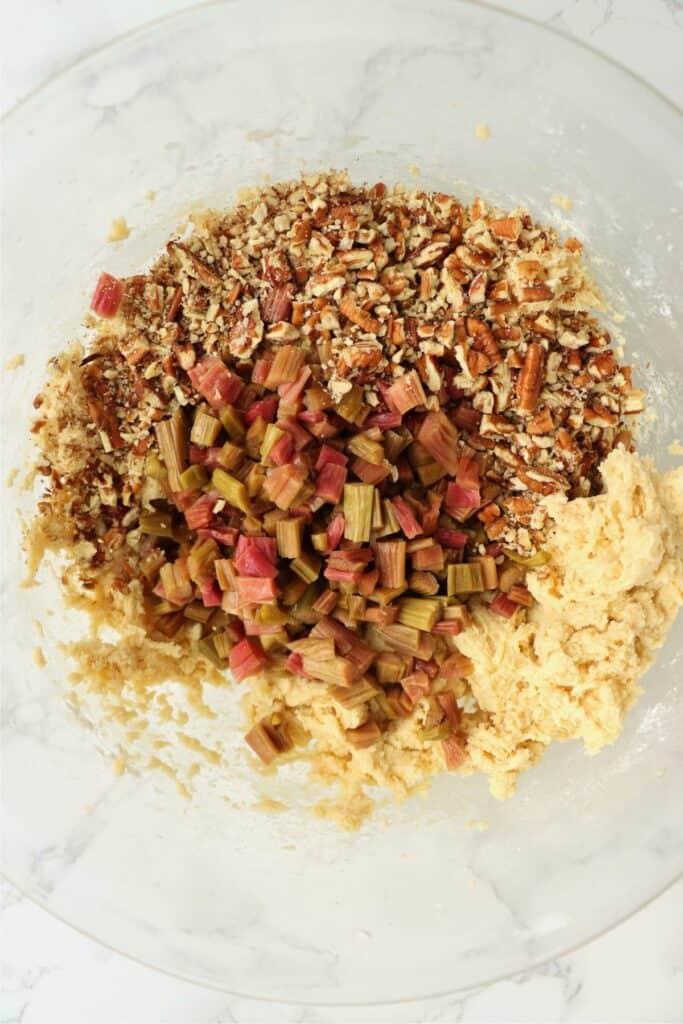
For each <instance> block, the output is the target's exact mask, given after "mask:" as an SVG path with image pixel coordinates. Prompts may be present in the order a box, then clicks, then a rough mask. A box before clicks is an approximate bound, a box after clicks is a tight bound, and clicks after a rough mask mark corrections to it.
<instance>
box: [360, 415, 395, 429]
mask: <svg viewBox="0 0 683 1024" xmlns="http://www.w3.org/2000/svg"><path fill="white" fill-rule="evenodd" d="M402 421H403V417H402V416H401V414H400V412H376V413H373V414H372V415H371V416H368V418H367V419H366V421H365V423H364V426H365V427H379V429H380V430H394V429H395V428H396V427H400V426H401V423H402Z"/></svg>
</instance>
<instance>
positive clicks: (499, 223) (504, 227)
mask: <svg viewBox="0 0 683 1024" xmlns="http://www.w3.org/2000/svg"><path fill="white" fill-rule="evenodd" d="M489 227H490V229H491V234H492V235H495V237H496V238H506V239H508V240H509V241H511V242H516V241H517V239H518V238H519V236H520V233H521V230H522V222H521V220H520V219H519V217H502V218H501V219H500V220H492V221H491V222H490V224H489Z"/></svg>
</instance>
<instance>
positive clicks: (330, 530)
mask: <svg viewBox="0 0 683 1024" xmlns="http://www.w3.org/2000/svg"><path fill="white" fill-rule="evenodd" d="M345 528H346V520H345V519H344V516H343V515H342V513H341V512H337V514H336V515H334V516H333V517H332V519H330V522H329V525H328V527H327V542H328V544H329V547H330V550H331V551H334V549H335V548H336V547H337V546H338V545H339V542H340V541H341V539H342V537H343V536H344V530H345Z"/></svg>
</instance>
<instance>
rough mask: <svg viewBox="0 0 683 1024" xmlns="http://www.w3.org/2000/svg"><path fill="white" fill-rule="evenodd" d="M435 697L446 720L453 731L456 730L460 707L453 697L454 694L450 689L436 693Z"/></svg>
mask: <svg viewBox="0 0 683 1024" xmlns="http://www.w3.org/2000/svg"><path fill="white" fill-rule="evenodd" d="M436 699H437V701H438V703H439V706H440V708H441V710H442V711H443V713H444V715H445V716H446V721H447V722H448V724H449V725H450V727H451V729H452V730H453V732H456V731H457V730H458V729H459V728H460V708H459V707H458V702H457V700H456V699H455V694H454V693H453V691H452V690H445V691H444V692H443V693H438V694H437V695H436Z"/></svg>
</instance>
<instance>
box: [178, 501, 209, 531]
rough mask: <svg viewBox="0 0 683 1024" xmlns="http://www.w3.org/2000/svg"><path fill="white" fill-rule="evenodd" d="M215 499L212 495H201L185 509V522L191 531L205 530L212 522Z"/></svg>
mask: <svg viewBox="0 0 683 1024" xmlns="http://www.w3.org/2000/svg"><path fill="white" fill-rule="evenodd" d="M215 504H216V498H215V496H214V495H212V494H202V496H201V497H200V498H197V499H196V501H193V502H192V504H191V505H190V506H189V507H188V508H186V509H185V522H186V523H187V525H188V526H189V528H190V529H191V530H201V529H206V528H207V527H209V526H211V523H212V522H213V509H214V506H215Z"/></svg>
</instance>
